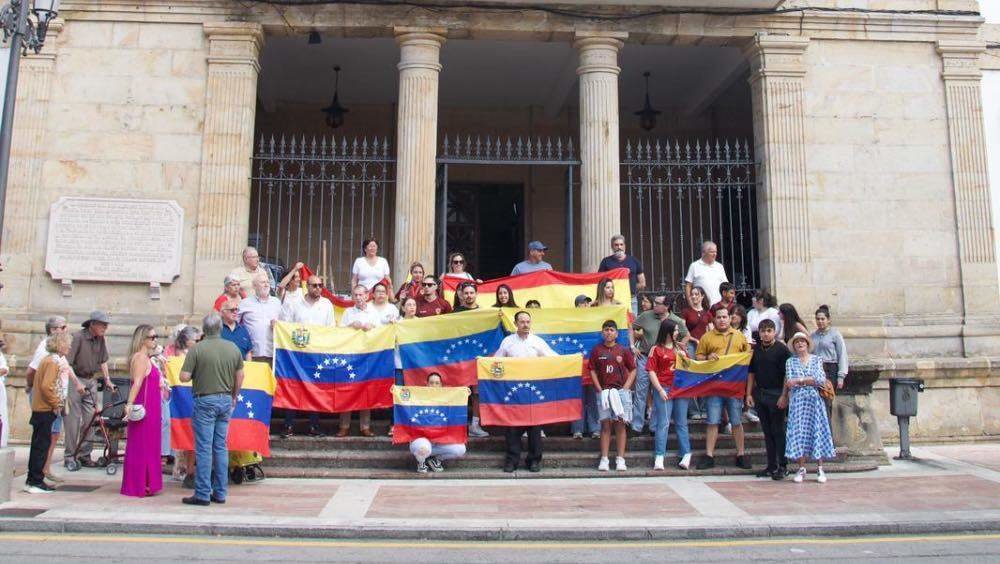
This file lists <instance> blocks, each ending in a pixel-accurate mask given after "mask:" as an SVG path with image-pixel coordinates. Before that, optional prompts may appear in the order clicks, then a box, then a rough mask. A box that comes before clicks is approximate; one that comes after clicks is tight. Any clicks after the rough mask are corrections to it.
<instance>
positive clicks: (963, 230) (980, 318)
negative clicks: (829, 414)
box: [937, 41, 1000, 356]
mask: <svg viewBox="0 0 1000 564" xmlns="http://www.w3.org/2000/svg"><path fill="white" fill-rule="evenodd" d="M937 50H938V53H940V55H941V59H942V67H943V70H942V73H941V76H942V78H943V79H944V84H945V103H946V110H947V114H948V138H949V145H950V151H951V177H952V184H953V185H954V195H955V225H956V229H957V231H958V251H959V275H960V277H961V283H962V301H963V309H964V310H965V311H964V313H965V329H964V334H963V345H964V351H965V354H966V356H973V355H981V354H997V353H998V352H1000V345H998V344H996V343H995V341H996V338H995V337H994V336H993V333H995V331H990V330H989V327H990V326H991V325H992V326H993V327H994V328H995V327H996V323H997V322H998V319H997V317H998V315H1000V290H998V287H997V264H996V253H995V247H994V240H993V237H994V233H993V222H992V218H991V206H990V184H989V176H988V174H987V160H986V131H985V125H984V123H983V106H982V90H981V81H982V71H981V70H980V56H981V55H982V53H984V52H985V51H986V46H985V44H983V43H981V42H979V41H939V42H938V48H937Z"/></svg>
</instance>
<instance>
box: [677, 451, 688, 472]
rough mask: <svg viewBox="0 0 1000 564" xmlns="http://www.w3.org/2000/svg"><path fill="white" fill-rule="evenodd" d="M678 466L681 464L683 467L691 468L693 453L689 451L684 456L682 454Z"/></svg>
mask: <svg viewBox="0 0 1000 564" xmlns="http://www.w3.org/2000/svg"><path fill="white" fill-rule="evenodd" d="M677 466H679V467H681V468H683V469H685V470H688V469H690V468H691V453H690V452H689V453H687V454H685V455H684V456H682V457H681V461H680V463H679V464H677Z"/></svg>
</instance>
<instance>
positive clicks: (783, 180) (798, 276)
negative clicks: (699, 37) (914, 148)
mask: <svg viewBox="0 0 1000 564" xmlns="http://www.w3.org/2000/svg"><path fill="white" fill-rule="evenodd" d="M808 48H809V39H808V38H805V37H790V36H769V35H765V34H758V35H757V36H756V37H754V39H753V43H752V44H751V45H750V47H748V48H747V50H746V53H745V55H746V57H747V59H748V61H749V63H750V89H751V95H752V99H753V126H754V144H755V147H754V152H755V153H756V158H757V161H758V162H759V163H760V167H759V169H758V170H757V187H758V190H757V233H758V241H759V247H760V263H761V264H760V267H761V284H762V285H763V286H766V287H768V288H771V289H772V293H775V292H776V293H777V295H779V296H781V299H782V301H790V302H793V303H804V304H811V303H815V299H814V295H815V292H814V290H813V288H812V274H811V267H810V251H809V248H810V245H809V201H808V193H807V190H806V153H805V127H804V121H805V96H804V85H803V82H804V79H805V75H806V63H805V53H806V49H808Z"/></svg>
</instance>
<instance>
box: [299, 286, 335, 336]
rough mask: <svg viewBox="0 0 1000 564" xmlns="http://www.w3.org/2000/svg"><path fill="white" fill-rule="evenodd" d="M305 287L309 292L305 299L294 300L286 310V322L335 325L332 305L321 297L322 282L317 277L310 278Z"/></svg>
mask: <svg viewBox="0 0 1000 564" xmlns="http://www.w3.org/2000/svg"><path fill="white" fill-rule="evenodd" d="M306 286H308V288H309V290H308V291H307V292H306V295H305V297H303V298H302V299H301V300H296V301H295V302H293V303H292V304H291V306H290V307H289V308H288V321H291V322H292V323H305V324H309V325H328V326H332V325H335V323H334V320H333V304H332V303H330V300H328V299H326V298H324V297H323V281H322V280H320V278H319V276H315V275H314V276H310V277H309V279H308V280H307V281H306Z"/></svg>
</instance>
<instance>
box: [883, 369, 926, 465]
mask: <svg viewBox="0 0 1000 564" xmlns="http://www.w3.org/2000/svg"><path fill="white" fill-rule="evenodd" d="M923 391H924V381H923V380H920V379H918V378H891V379H890V380H889V413H891V414H892V415H895V416H896V421H897V422H899V456H897V457H896V459H897V460H912V459H913V455H911V454H910V417H916V415H917V394H919V393H920V392H923Z"/></svg>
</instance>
